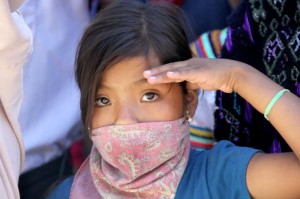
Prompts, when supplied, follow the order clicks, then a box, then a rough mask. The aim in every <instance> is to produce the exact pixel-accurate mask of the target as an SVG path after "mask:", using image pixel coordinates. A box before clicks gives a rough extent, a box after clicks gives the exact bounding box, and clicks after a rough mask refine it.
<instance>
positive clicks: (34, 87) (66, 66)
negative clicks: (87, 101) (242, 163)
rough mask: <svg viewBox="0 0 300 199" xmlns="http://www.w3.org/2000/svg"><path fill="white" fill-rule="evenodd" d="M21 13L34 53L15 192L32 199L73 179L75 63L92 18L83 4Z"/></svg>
mask: <svg viewBox="0 0 300 199" xmlns="http://www.w3.org/2000/svg"><path fill="white" fill-rule="evenodd" d="M20 12H21V13H22V15H23V16H24V18H25V21H26V22H27V24H28V25H29V26H30V28H31V30H32V33H33V53H32V55H31V56H30V59H29V61H28V63H27V65H26V66H25V67H24V100H23V104H22V108H21V113H20V124H21V130H22V135H23V138H24V145H25V152H26V160H25V165H24V168H23V172H22V175H21V176H20V179H19V189H20V194H21V198H23V199H26V198H30V199H35V198H42V195H43V194H44V193H45V191H46V190H47V189H48V187H49V186H50V185H51V184H52V183H53V182H54V181H56V180H57V179H59V178H61V177H63V176H68V175H70V174H72V171H73V167H72V166H73V165H72V163H73V161H74V159H75V160H76V158H78V157H74V158H73V159H72V158H71V155H70V154H72V153H70V146H71V145H72V144H73V143H74V142H76V141H78V140H80V139H82V132H81V122H80V110H79V92H78V88H77V85H76V83H75V78H74V60H75V52H76V49H77V43H78V41H79V38H80V37H81V34H82V32H83V30H84V28H85V27H86V25H88V23H89V20H90V18H89V9H88V1H85V0H26V1H25V2H24V4H23V5H22V7H21V8H20ZM79 164H80V163H79Z"/></svg>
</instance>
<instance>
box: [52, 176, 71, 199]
mask: <svg viewBox="0 0 300 199" xmlns="http://www.w3.org/2000/svg"><path fill="white" fill-rule="evenodd" d="M73 181H74V176H72V177H69V178H66V179H64V180H63V181H61V182H60V183H59V184H58V185H57V186H56V187H54V188H53V190H51V191H50V193H49V194H48V195H47V196H46V199H56V198H60V199H68V198H69V196H70V192H71V187H72V184H73Z"/></svg>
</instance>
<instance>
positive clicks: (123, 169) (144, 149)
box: [71, 118, 189, 199]
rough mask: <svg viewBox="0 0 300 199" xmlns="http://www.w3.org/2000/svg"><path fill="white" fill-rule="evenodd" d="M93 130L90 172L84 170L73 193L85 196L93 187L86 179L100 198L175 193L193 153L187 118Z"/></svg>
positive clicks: (142, 196) (161, 195) (143, 196)
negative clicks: (190, 147) (191, 152)
mask: <svg viewBox="0 0 300 199" xmlns="http://www.w3.org/2000/svg"><path fill="white" fill-rule="evenodd" d="M92 134H93V135H92V141H93V143H94V147H93V149H92V151H91V154H90V158H89V162H85V164H84V165H89V168H90V169H89V171H90V174H86V172H84V171H87V169H86V168H81V169H80V171H79V172H78V173H77V175H76V177H75V180H74V183H73V186H72V190H71V198H79V197H77V196H79V195H80V197H83V196H87V195H82V192H91V189H89V188H88V186H87V185H88V184H93V185H94V188H93V189H92V191H93V192H95V191H97V192H98V195H99V196H98V197H99V198H112V199H113V198H117V199H121V198H126V199H128V198H151V199H155V198H174V197H175V193H176V190H177V187H178V185H179V182H180V180H181V177H182V175H183V173H184V170H185V168H186V165H187V161H188V155H189V144H188V143H189V124H188V122H187V121H186V119H184V118H181V119H178V120H175V121H170V122H148V123H138V124H131V125H114V126H107V127H102V128H98V129H95V130H93V131H92ZM80 176H81V177H80ZM82 176H85V177H84V178H83V177H82ZM87 176H88V178H87ZM83 179H84V180H83ZM87 179H89V180H87ZM80 181H81V183H78V182H80ZM91 182H92V183H91ZM82 186H84V188H82ZM89 186H90V185H89ZM76 190H77V191H76ZM78 190H80V191H78ZM94 195H97V194H95V193H94Z"/></svg>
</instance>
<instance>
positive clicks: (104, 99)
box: [95, 97, 111, 106]
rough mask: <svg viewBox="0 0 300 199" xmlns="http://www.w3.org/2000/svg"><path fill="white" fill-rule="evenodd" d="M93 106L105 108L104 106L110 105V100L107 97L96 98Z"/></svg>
mask: <svg viewBox="0 0 300 199" xmlns="http://www.w3.org/2000/svg"><path fill="white" fill-rule="evenodd" d="M95 104H96V106H106V105H110V104H111V103H110V100H109V99H108V98H107V97H98V98H97V99H96V100H95Z"/></svg>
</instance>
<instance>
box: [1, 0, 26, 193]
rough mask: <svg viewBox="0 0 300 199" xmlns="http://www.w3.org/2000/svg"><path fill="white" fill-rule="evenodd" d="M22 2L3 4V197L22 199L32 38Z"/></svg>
mask: <svg viewBox="0 0 300 199" xmlns="http://www.w3.org/2000/svg"><path fill="white" fill-rule="evenodd" d="M21 3H22V1H21V0H11V1H8V0H0V19H1V26H0V197H1V198H3V199H18V198H20V195H19V190H18V178H19V175H20V172H21V168H22V166H23V164H24V159H25V157H24V156H25V152H24V145H23V139H22V136H21V131H20V126H19V122H18V117H19V111H20V106H21V102H22V98H23V95H22V94H23V88H22V87H23V83H22V75H23V65H24V64H25V62H26V61H27V58H28V56H29V55H30V52H31V47H32V35H31V32H30V29H29V28H28V26H27V25H26V23H25V22H24V20H23V18H22V16H21V15H20V13H18V12H17V11H16V9H17V8H18V7H19V6H20V4H21Z"/></svg>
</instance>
